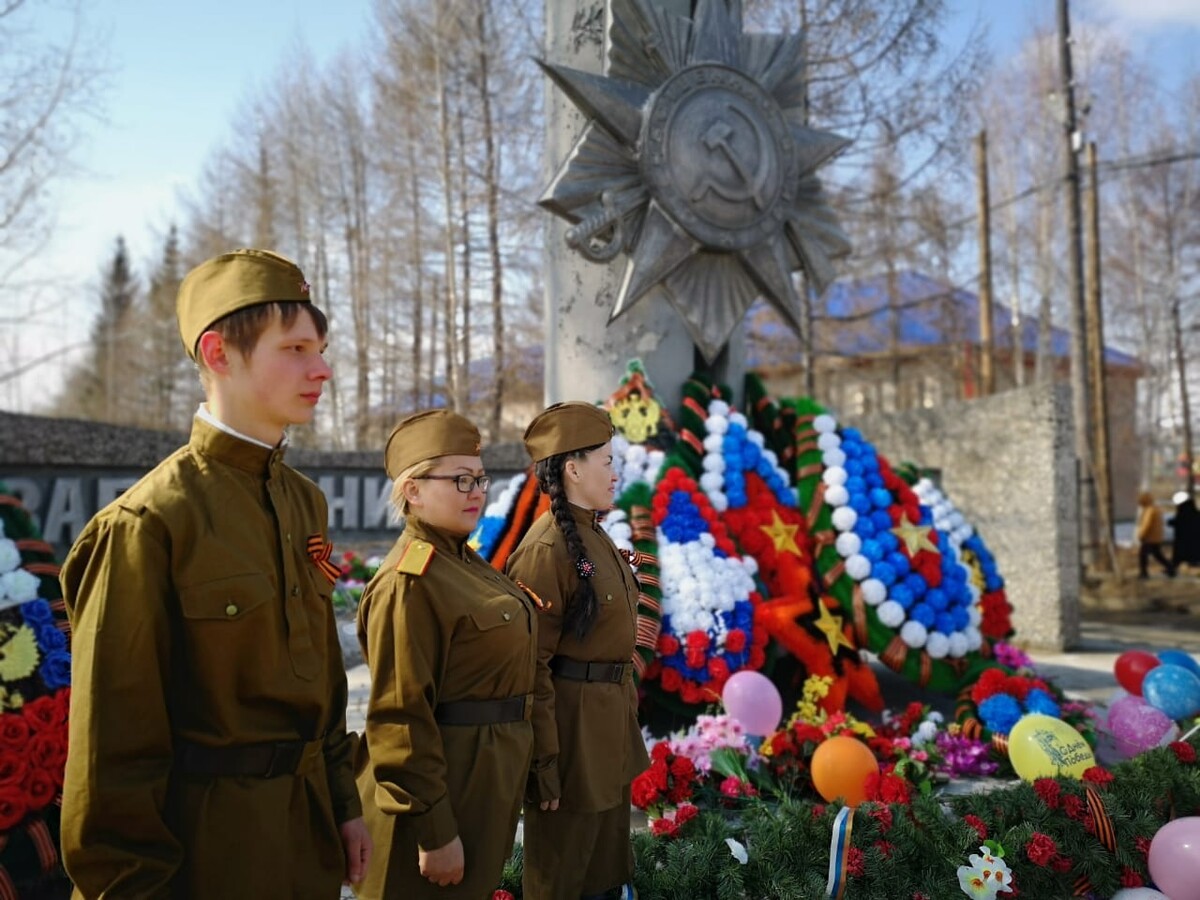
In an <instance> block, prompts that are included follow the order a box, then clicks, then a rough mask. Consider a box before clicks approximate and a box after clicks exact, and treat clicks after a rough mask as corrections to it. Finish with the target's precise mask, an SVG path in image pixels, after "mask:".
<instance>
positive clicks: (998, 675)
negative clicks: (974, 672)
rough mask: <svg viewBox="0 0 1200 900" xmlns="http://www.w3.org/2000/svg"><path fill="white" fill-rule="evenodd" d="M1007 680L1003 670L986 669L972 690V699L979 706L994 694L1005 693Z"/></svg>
mask: <svg viewBox="0 0 1200 900" xmlns="http://www.w3.org/2000/svg"><path fill="white" fill-rule="evenodd" d="M1007 678H1008V676H1007V675H1005V674H1004V670H1003V669H998V668H992V669H984V670H983V674H981V675H980V676H979V680H977V681H976V682H975V685H974V686H973V687H972V688H971V699H972V700H974V701H975V705H976V706H978V705H979V704H980V703H982V702H983V701H984V700H986V699H987V698H988V697H991V696H992V695H994V694H1000V693H1003V692H1004V688H1005V682H1006V681H1007Z"/></svg>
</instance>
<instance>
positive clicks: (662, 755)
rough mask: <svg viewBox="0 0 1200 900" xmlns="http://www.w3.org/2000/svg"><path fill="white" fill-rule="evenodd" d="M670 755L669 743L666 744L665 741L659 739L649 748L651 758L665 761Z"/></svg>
mask: <svg viewBox="0 0 1200 900" xmlns="http://www.w3.org/2000/svg"><path fill="white" fill-rule="evenodd" d="M670 756H671V745H670V744H668V743H667V742H666V741H659V742H658V743H657V744H655V745H654V747H653V748H651V750H650V758H651V759H655V760H662V761H663V762H666V761H667V760H668V759H669V758H670Z"/></svg>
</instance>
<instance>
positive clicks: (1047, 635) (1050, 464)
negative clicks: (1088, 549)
mask: <svg viewBox="0 0 1200 900" xmlns="http://www.w3.org/2000/svg"><path fill="white" fill-rule="evenodd" d="M843 421H844V422H845V423H846V424H850V425H854V426H855V427H857V428H859V429H860V430H861V431H862V433H863V435H864V436H865V437H866V438H867V440H869V441H871V443H873V444H874V445H875V447H876V449H878V450H879V452H880V453H882V454H883V455H884V456H886V457H887V458H888V460H890V461H891V462H893V463H897V464H898V463H901V462H905V461H910V462H914V463H916V464H918V465H920V466H923V467H926V468H931V469H937V470H939V471H940V477H939V478H938V481H939V484H940V487H941V489H942V490H943V491H944V492H945V494H946V496H947V497H948V498H949V499H950V500H951V502H953V503H954V504H955V506H957V507H958V508H959V509H960V510H961V511H962V513H963V515H964V516H966V517H967V518H968V520H969V521H970V522H971V523H972V524H973V525H974V526H975V527H976V529H977V530H978V531H979V533H980V534H981V535H982V537H983V539H984V541H985V542H986V543H987V545H988V547H989V548H990V549H991V551H992V553H993V554H995V557H996V563H997V565H998V566H999V569H1000V572H1001V574H1002V575H1003V576H1004V579H1005V582H1006V590H1007V593H1008V598H1009V600H1010V602H1011V603H1012V605H1013V608H1014V612H1013V625H1014V627H1015V628H1016V631H1017V634H1016V638H1015V640H1016V642H1017V643H1019V644H1021V645H1024V646H1029V647H1036V648H1038V649H1050V650H1063V649H1068V648H1070V647H1072V646H1073V645H1075V644H1076V643H1077V642H1078V640H1079V588H1080V570H1079V554H1078V546H1079V497H1078V492H1077V487H1076V472H1075V457H1074V450H1073V447H1074V444H1073V427H1072V424H1071V403H1070V392H1069V389H1068V388H1067V387H1066V386H1064V385H1053V384H1042V385H1036V386H1033V387H1028V388H1021V389H1018V390H1010V391H1006V392H1004V393H1002V394H996V395H994V396H992V397H986V398H981V399H978V400H972V401H970V402H969V403H963V402H958V403H948V404H945V405H942V406H938V407H936V408H933V409H923V410H909V411H905V412H898V413H888V414H882V413H877V414H872V415H864V416H858V417H851V418H844V419H843Z"/></svg>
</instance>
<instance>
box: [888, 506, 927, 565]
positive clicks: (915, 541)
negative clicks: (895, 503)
mask: <svg viewBox="0 0 1200 900" xmlns="http://www.w3.org/2000/svg"><path fill="white" fill-rule="evenodd" d="M891 531H892V534H894V535H895V536H896V537H898V538H900V541H901V543H903V544H904V549H905V550H907V551H908V555H909V557H910V558H911V557H914V556H916V555H917V554H918V553H920V552H921V551H922V550H932V551H933V552H934V553H937V544H935V543H933V542H932V541H930V540H929V532H931V531H933V529H932V528H931V527H930V526H928V525H914V524H913V523H912V522H911V521H909V518H908V516H901V517H900V524H899V525H897V526H896V527H895V528H893V529H891Z"/></svg>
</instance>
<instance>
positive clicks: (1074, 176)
mask: <svg viewBox="0 0 1200 900" xmlns="http://www.w3.org/2000/svg"><path fill="white" fill-rule="evenodd" d="M1067 4H1068V0H1058V43H1059V48H1058V62H1059V67H1058V68H1059V90H1060V91H1061V93H1062V98H1063V123H1062V124H1063V163H1064V167H1065V169H1066V186H1067V292H1068V299H1069V302H1070V309H1071V411H1072V419H1073V420H1074V423H1075V459H1076V465H1077V468H1078V477H1079V535H1080V544H1081V546H1080V563H1081V565H1082V566H1083V567H1084V568H1086V567H1087V566H1089V565H1091V564H1092V562H1093V561H1094V559H1095V556H1096V544H1097V529H1096V492H1095V488H1096V483H1095V479H1094V474H1093V472H1094V470H1093V468H1092V453H1091V442H1092V428H1091V424H1090V420H1091V411H1092V404H1091V396H1092V393H1091V389H1090V385H1089V384H1088V378H1087V369H1088V352H1087V344H1088V341H1087V313H1086V308H1085V303H1084V298H1083V252H1082V243H1083V242H1082V230H1083V229H1082V218H1083V217H1082V215H1081V213H1080V202H1079V156H1078V151H1079V143H1080V137H1079V132H1078V129H1077V125H1076V119H1075V75H1074V72H1073V71H1072V67H1071V16H1070V11H1069V10H1068V7H1067Z"/></svg>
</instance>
